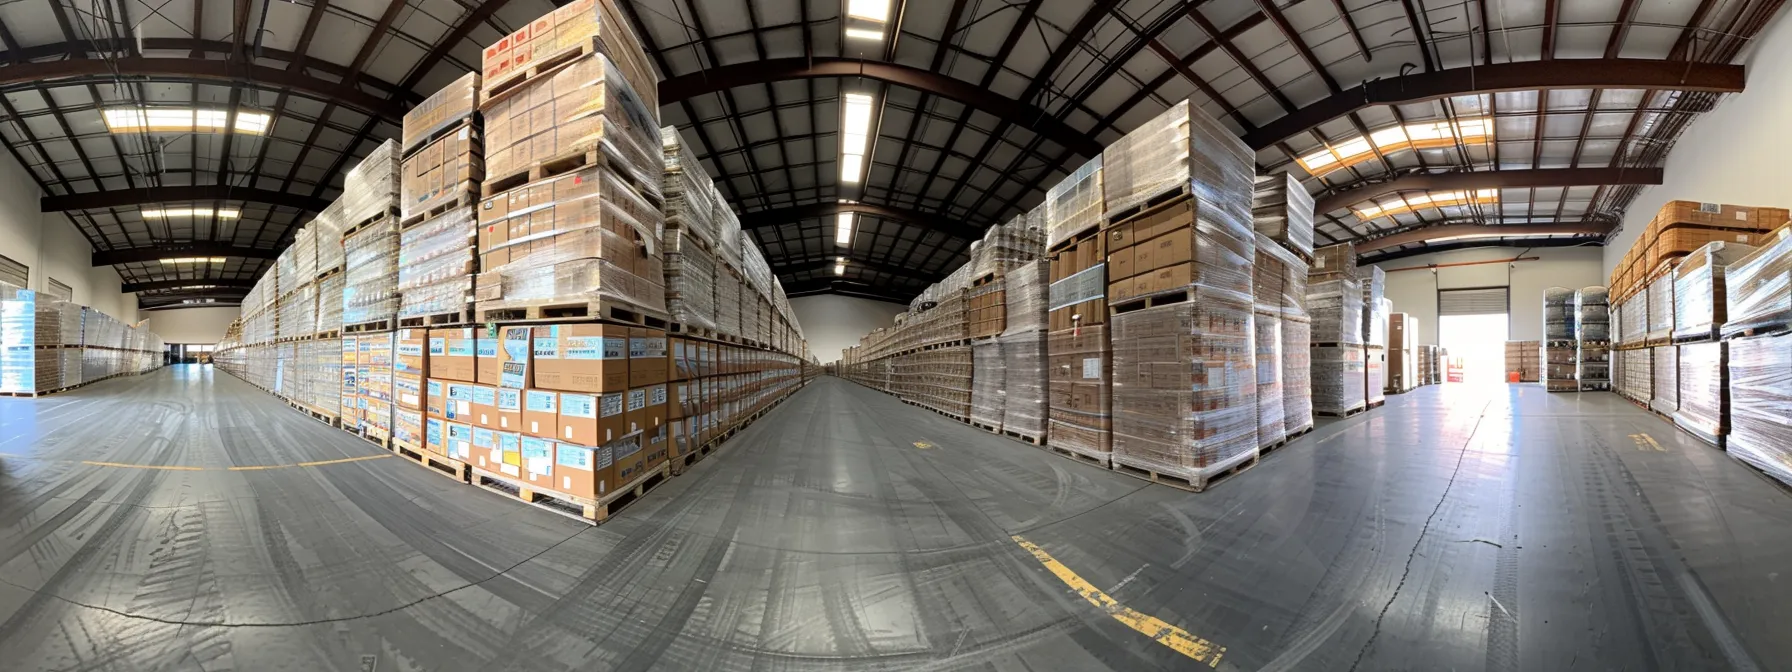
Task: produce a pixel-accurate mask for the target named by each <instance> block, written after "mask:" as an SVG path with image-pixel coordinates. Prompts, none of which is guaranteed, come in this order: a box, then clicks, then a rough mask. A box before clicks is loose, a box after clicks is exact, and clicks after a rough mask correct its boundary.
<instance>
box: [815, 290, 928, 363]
mask: <svg viewBox="0 0 1792 672" xmlns="http://www.w3.org/2000/svg"><path fill="white" fill-rule="evenodd" d="M790 309H791V311H793V312H795V313H796V321H797V324H800V325H802V327H803V337H804V338H806V339H808V341H809V353H810V354H813V355H815V359H816V361H819V362H821V363H823V364H826V363H828V362H833V361H838V360H839V359H840V351H841V350H843V349H846V348H849V347H852V346H855V345H858V344H859V337H860V336H864V335H865V334H868V333H871V330H872V329H876V328H878V327H888V326H891V325H892V324H894V322H892V320H893V319H895V317H896V316H897V315H900V314H902V313H904V312H907V311H908V306H907V305H904V304H900V303H887V302H884V301H872V300H870V299H860V298H855V297H851V296H840V295H838V294H817V295H815V296H799V297H797V298H794V299H791V300H790Z"/></svg>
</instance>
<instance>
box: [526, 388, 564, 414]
mask: <svg viewBox="0 0 1792 672" xmlns="http://www.w3.org/2000/svg"><path fill="white" fill-rule="evenodd" d="M525 396H526V398H525V399H524V401H523V403H525V404H527V405H528V406H527V408H528V409H529V410H530V411H534V412H536V413H553V412H555V411H554V406H555V405H556V404H555V403H554V400H555V399H558V398H559V396H560V395H557V394H554V393H553V392H544V391H541V390H529V392H528V393H527V395H525Z"/></svg>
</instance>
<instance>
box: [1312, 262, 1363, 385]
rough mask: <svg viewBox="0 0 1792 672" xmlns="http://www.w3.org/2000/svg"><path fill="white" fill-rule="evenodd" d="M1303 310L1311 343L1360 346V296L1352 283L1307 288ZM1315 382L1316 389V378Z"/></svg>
mask: <svg viewBox="0 0 1792 672" xmlns="http://www.w3.org/2000/svg"><path fill="white" fill-rule="evenodd" d="M1306 308H1307V313H1308V315H1310V316H1311V318H1312V324H1313V342H1314V343H1344V344H1356V345H1361V344H1362V342H1363V293H1362V289H1361V288H1360V287H1359V286H1358V285H1357V282H1356V281H1355V280H1325V281H1321V282H1314V283H1310V284H1308V285H1307V300H1306ZM1314 382H1315V384H1316V385H1317V383H1318V381H1317V377H1315V381H1314Z"/></svg>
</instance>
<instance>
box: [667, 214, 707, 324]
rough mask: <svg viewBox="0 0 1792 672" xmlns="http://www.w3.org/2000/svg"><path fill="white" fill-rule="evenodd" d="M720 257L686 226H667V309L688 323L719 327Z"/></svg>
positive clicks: (678, 318) (679, 320) (675, 317)
mask: <svg viewBox="0 0 1792 672" xmlns="http://www.w3.org/2000/svg"><path fill="white" fill-rule="evenodd" d="M715 285H716V258H715V255H714V254H713V253H711V252H710V251H709V249H707V248H705V247H703V246H702V245H701V244H699V243H696V242H693V241H692V239H691V232H690V231H689V230H688V229H684V228H673V227H670V226H668V227H667V228H666V310H667V312H669V313H670V314H671V315H672V319H673V320H674V321H677V322H679V323H682V324H685V325H687V326H697V327H703V328H705V329H715V328H716V292H715Z"/></svg>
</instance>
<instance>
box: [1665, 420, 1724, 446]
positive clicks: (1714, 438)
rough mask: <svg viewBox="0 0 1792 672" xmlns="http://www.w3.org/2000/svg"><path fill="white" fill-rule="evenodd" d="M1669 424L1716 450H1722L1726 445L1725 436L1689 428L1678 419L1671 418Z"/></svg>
mask: <svg viewBox="0 0 1792 672" xmlns="http://www.w3.org/2000/svg"><path fill="white" fill-rule="evenodd" d="M1670 422H1673V423H1674V426H1675V427H1679V428H1680V431H1683V432H1686V433H1687V434H1690V435H1692V437H1693V438H1695V439H1698V440H1699V441H1700V442H1702V443H1704V444H1705V445H1707V446H1711V447H1712V448H1716V449H1718V450H1724V446H1725V444H1726V443H1727V442H1726V441H1725V439H1724V437H1725V434H1712V433H1710V432H1707V431H1705V430H1704V429H1702V428H1699V427H1692V426H1689V425H1687V424H1686V423H1684V422H1681V421H1680V419H1679V418H1678V417H1676V418H1673V419H1672V420H1670ZM1725 431H1726V433H1727V431H1728V430H1727V429H1726V430H1725Z"/></svg>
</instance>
